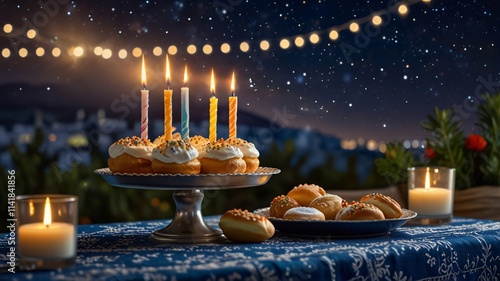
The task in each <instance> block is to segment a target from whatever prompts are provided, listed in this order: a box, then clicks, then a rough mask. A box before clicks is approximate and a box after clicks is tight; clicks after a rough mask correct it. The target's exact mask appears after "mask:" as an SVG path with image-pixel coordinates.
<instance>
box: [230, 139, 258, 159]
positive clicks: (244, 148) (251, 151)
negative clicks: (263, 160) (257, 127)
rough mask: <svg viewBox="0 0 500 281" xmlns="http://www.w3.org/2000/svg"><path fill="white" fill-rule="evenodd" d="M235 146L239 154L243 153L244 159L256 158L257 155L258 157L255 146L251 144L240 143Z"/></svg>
mask: <svg viewBox="0 0 500 281" xmlns="http://www.w3.org/2000/svg"><path fill="white" fill-rule="evenodd" d="M235 146H236V147H237V148H239V149H240V150H241V152H242V153H243V155H244V156H245V157H252V158H256V157H259V155H260V154H259V151H258V150H257V148H255V145H254V144H253V143H251V142H247V143H240V144H236V145H235Z"/></svg>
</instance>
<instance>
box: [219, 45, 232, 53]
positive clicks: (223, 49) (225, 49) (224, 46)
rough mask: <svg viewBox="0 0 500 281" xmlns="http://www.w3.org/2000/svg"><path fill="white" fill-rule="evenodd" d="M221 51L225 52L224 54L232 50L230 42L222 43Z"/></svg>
mask: <svg viewBox="0 0 500 281" xmlns="http://www.w3.org/2000/svg"><path fill="white" fill-rule="evenodd" d="M220 51H221V52H223V53H224V54H227V53H229V52H230V51H231V46H230V45H229V44H228V43H224V44H222V45H220Z"/></svg>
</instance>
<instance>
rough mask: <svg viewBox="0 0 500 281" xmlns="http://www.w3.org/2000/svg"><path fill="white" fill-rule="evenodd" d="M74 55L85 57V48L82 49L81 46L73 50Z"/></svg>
mask: <svg viewBox="0 0 500 281" xmlns="http://www.w3.org/2000/svg"><path fill="white" fill-rule="evenodd" d="M73 55H74V56H75V57H81V56H83V48H82V47H80V46H78V47H76V48H75V49H74V50H73Z"/></svg>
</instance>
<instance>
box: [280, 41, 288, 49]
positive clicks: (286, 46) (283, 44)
mask: <svg viewBox="0 0 500 281" xmlns="http://www.w3.org/2000/svg"><path fill="white" fill-rule="evenodd" d="M280 47H281V48H282V49H288V48H289V47H290V40H288V39H281V41H280Z"/></svg>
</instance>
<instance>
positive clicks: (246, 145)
mask: <svg viewBox="0 0 500 281" xmlns="http://www.w3.org/2000/svg"><path fill="white" fill-rule="evenodd" d="M226 142H227V143H228V144H230V145H232V146H234V147H237V148H238V149H239V150H241V152H242V153H243V161H245V163H246V170H245V173H253V172H255V170H257V168H259V165H260V161H259V155H260V153H259V151H258V150H257V148H256V147H255V145H254V144H253V143H251V142H249V141H246V140H244V139H240V138H229V139H226Z"/></svg>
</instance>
